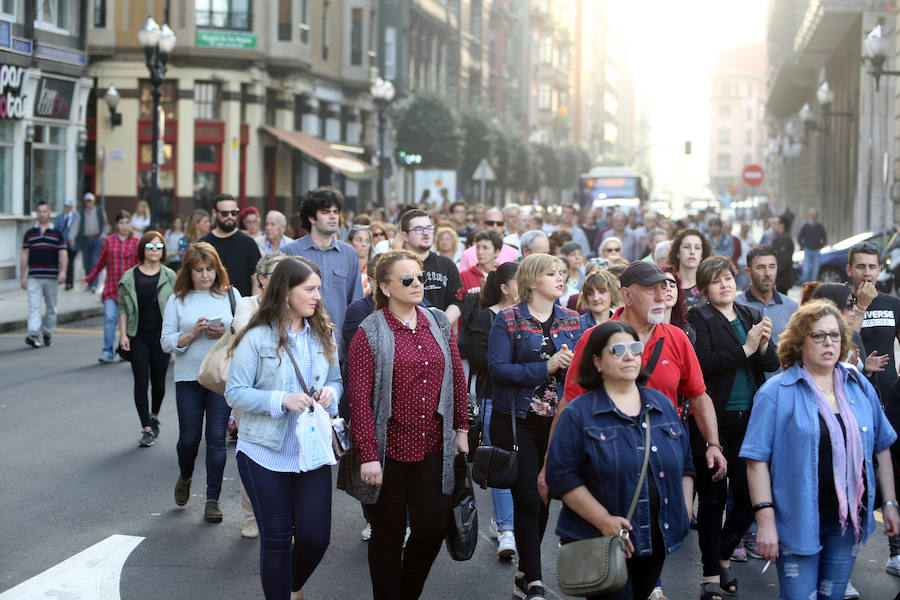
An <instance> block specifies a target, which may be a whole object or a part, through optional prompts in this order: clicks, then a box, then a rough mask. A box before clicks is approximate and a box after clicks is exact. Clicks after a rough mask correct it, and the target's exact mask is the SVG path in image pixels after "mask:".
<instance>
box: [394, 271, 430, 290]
mask: <svg viewBox="0 0 900 600" xmlns="http://www.w3.org/2000/svg"><path fill="white" fill-rule="evenodd" d="M414 279H418V280H419V283H421V284H423V285H424V283H425V271H419V272H418V273H407V274H406V275H404V276H402V277H401V278H400V279H398V280H397V281H399V282H400V283H402V284H403V285H405V286H406V287H409V286H411V285H412V282H413V280H414Z"/></svg>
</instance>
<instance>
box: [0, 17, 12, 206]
mask: <svg viewBox="0 0 900 600" xmlns="http://www.w3.org/2000/svg"><path fill="white" fill-rule="evenodd" d="M11 1H12V0H10V2H11ZM5 4H6V2H4V5H5ZM3 8H4V10H5V9H6V6H4V7H3ZM12 163H13V124H12V121H8V120H5V119H4V120H3V121H0V214H3V213H11V212H12V173H13V166H12Z"/></svg>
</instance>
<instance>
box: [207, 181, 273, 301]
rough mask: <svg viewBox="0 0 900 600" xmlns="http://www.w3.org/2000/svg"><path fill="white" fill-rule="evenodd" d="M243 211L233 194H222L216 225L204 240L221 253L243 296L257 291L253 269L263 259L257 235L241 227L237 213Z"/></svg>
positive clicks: (225, 265)
mask: <svg viewBox="0 0 900 600" xmlns="http://www.w3.org/2000/svg"><path fill="white" fill-rule="evenodd" d="M239 213H240V211H239V210H238V207H237V202H236V201H235V200H234V196H232V195H231V194H218V195H217V196H216V199H215V212H214V216H215V218H216V227H215V229H213V230H212V231H210V232H209V233H208V234H206V235H205V236H204V237H203V238H201V240H202V241H204V242H207V243H208V244H210V245H211V246H212V247H213V248H215V249H216V252H217V253H218V255H219V258H220V259H221V261H222V265H223V266H224V267H225V271H226V272H227V273H228V280H229V281H230V282H231V285H232V287H234V288H235V290H237V291H238V292H240V294H241V295H242V296H250V295H251V294H253V293H254V291H255V290H254V288H253V272H254V270H255V269H256V261H258V260H259V258H260V254H259V247H258V246H257V245H256V242H254V241H253V238H252V237H250V236H248V235H247V234H246V233H244V232H243V231H238V229H237V217H238V214H239Z"/></svg>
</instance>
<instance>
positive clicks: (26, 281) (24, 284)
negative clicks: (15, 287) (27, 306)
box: [21, 275, 28, 290]
mask: <svg viewBox="0 0 900 600" xmlns="http://www.w3.org/2000/svg"><path fill="white" fill-rule="evenodd" d="M21 283H22V289H23V290H27V289H28V279H27V278H26V277H25V275H22V282H21Z"/></svg>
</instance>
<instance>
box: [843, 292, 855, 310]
mask: <svg viewBox="0 0 900 600" xmlns="http://www.w3.org/2000/svg"><path fill="white" fill-rule="evenodd" d="M854 306H856V300H854V299H853V296H852V295H850V296H847V302H846V303H845V304H844V308H846V309H847V310H850V309H851V308H853V307H854Z"/></svg>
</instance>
